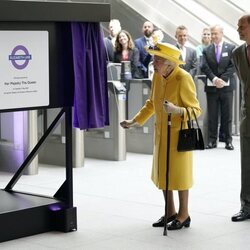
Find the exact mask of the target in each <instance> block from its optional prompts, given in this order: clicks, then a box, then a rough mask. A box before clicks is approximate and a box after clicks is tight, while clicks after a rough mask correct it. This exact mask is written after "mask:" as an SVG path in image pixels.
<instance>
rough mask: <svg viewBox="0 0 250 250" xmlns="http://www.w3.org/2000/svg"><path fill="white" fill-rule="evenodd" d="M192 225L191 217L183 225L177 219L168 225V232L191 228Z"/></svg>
mask: <svg viewBox="0 0 250 250" xmlns="http://www.w3.org/2000/svg"><path fill="white" fill-rule="evenodd" d="M190 223H191V218H190V216H188V217H187V219H186V220H184V221H183V222H182V223H181V222H180V221H179V220H177V219H175V220H173V221H172V222H171V223H169V224H168V230H179V229H182V228H183V227H190Z"/></svg>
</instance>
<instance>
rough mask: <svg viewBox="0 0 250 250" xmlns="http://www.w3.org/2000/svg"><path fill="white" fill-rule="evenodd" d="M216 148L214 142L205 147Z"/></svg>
mask: <svg viewBox="0 0 250 250" xmlns="http://www.w3.org/2000/svg"><path fill="white" fill-rule="evenodd" d="M211 148H217V144H216V142H209V143H208V144H207V146H206V149H211Z"/></svg>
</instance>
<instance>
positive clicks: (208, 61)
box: [201, 25, 236, 150]
mask: <svg viewBox="0 0 250 250" xmlns="http://www.w3.org/2000/svg"><path fill="white" fill-rule="evenodd" d="M211 38H212V43H211V44H210V45H209V46H208V47H206V48H205V49H204V50H203V59H202V66H201V70H202V71H203V72H204V74H205V75H206V76H207V78H208V82H207V84H206V85H205V92H206V96H207V109H208V145H207V147H206V148H207V149H211V148H216V147H217V136H218V135H217V134H218V118H219V110H220V115H221V119H220V120H221V130H222V131H223V133H224V136H225V138H224V140H225V143H226V146H225V148H226V149H228V150H233V149H234V147H233V144H232V109H233V91H234V89H235V84H236V82H235V77H234V72H235V68H234V65H233V62H232V51H233V49H234V48H235V46H234V45H233V44H230V43H227V42H224V41H223V28H222V27H221V26H220V25H215V26H213V27H211Z"/></svg>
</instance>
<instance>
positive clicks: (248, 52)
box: [247, 45, 250, 65]
mask: <svg viewBox="0 0 250 250" xmlns="http://www.w3.org/2000/svg"><path fill="white" fill-rule="evenodd" d="M247 60H248V65H250V45H247Z"/></svg>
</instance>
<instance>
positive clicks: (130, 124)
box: [120, 120, 136, 128]
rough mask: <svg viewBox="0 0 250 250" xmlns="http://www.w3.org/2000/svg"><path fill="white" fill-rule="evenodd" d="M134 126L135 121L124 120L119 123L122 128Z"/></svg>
mask: <svg viewBox="0 0 250 250" xmlns="http://www.w3.org/2000/svg"><path fill="white" fill-rule="evenodd" d="M135 124H136V121H135V120H125V121H122V122H120V125H121V126H122V127H123V128H130V127H131V126H133V125H135Z"/></svg>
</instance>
